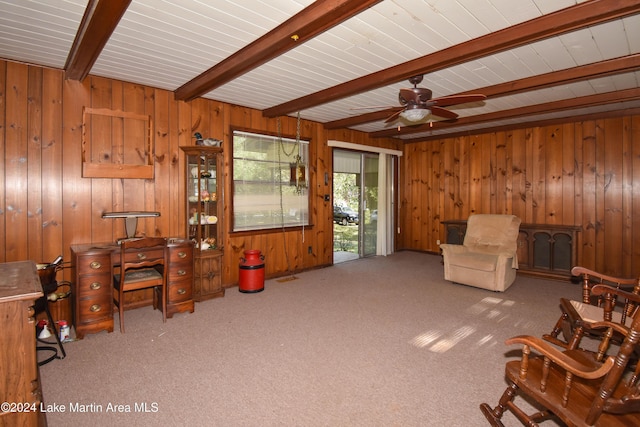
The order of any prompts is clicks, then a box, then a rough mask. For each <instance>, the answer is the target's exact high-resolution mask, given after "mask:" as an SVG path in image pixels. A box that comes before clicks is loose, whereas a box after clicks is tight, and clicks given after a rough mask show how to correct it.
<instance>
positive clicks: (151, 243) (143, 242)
mask: <svg viewBox="0 0 640 427" xmlns="http://www.w3.org/2000/svg"><path fill="white" fill-rule="evenodd" d="M166 245H167V239H165V238H164V237H142V238H139V239H127V240H123V241H122V242H121V243H120V260H121V261H120V262H121V265H120V267H121V268H120V276H121V280H120V281H121V283H124V275H125V272H126V271H127V270H130V269H134V268H144V267H155V266H161V265H164V260H165V247H166Z"/></svg>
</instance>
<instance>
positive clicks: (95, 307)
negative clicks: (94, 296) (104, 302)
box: [89, 304, 102, 313]
mask: <svg viewBox="0 0 640 427" xmlns="http://www.w3.org/2000/svg"><path fill="white" fill-rule="evenodd" d="M101 308H102V307H100V304H93V305H92V306H91V307H89V311H91V312H92V313H97V312H99V311H100V310H101Z"/></svg>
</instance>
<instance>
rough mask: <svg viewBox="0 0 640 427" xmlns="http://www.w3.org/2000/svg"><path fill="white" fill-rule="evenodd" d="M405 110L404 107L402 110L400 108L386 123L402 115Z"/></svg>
mask: <svg viewBox="0 0 640 427" xmlns="http://www.w3.org/2000/svg"><path fill="white" fill-rule="evenodd" d="M403 111H404V108H403V109H402V110H398V111H396V112H395V113H393V114H392V115H390V116H389V117H388V118H387V120H385V121H384V122H385V123H390V122H392V121H394V120H395V119H397V118H398V117H399V116H400V113H402V112H403Z"/></svg>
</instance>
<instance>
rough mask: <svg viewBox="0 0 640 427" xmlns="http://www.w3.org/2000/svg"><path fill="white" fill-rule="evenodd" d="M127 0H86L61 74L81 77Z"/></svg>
mask: <svg viewBox="0 0 640 427" xmlns="http://www.w3.org/2000/svg"><path fill="white" fill-rule="evenodd" d="M130 3H131V0H89V3H88V4H87V8H86V9H85V11H84V16H83V17H82V21H81V22H80V27H79V28H78V32H77V33H76V38H75V39H74V41H73V44H72V45H71V50H70V51H69V56H67V61H66V63H65V65H64V71H65V78H66V79H69V80H80V81H82V80H84V78H85V77H87V75H88V74H89V72H90V71H91V67H93V64H95V62H96V60H97V59H98V56H100V53H101V52H102V49H103V48H104V46H105V45H106V44H107V41H109V37H111V34H113V31H114V30H115V29H116V27H117V26H118V23H119V22H120V19H122V16H123V15H124V13H125V12H126V10H127V8H128V7H129V4H130Z"/></svg>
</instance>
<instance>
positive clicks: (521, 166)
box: [509, 129, 528, 222]
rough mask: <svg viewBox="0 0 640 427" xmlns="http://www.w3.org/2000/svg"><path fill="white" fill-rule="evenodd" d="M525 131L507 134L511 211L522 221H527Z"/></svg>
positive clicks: (520, 130)
mask: <svg viewBox="0 0 640 427" xmlns="http://www.w3.org/2000/svg"><path fill="white" fill-rule="evenodd" d="M525 135H526V131H525V130H524V129H518V130H514V131H511V132H509V139H511V140H512V147H513V153H512V155H511V158H512V166H511V176H512V178H511V182H512V184H511V185H512V202H511V206H512V210H511V212H512V213H513V214H514V215H517V216H518V217H519V218H521V219H522V221H523V222H524V221H526V220H527V216H526V212H527V210H526V201H527V192H528V185H527V144H526V137H525Z"/></svg>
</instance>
